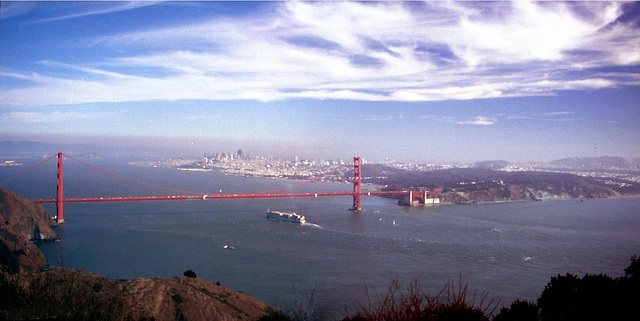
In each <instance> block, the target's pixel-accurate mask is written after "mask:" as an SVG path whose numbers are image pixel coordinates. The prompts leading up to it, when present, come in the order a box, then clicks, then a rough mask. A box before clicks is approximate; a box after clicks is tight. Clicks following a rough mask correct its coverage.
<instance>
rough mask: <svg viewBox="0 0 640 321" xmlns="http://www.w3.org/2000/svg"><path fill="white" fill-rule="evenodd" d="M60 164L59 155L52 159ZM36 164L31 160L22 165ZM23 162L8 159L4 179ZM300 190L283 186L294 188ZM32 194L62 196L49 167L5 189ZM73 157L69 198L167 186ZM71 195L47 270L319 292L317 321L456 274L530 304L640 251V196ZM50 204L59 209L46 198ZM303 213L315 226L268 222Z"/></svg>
mask: <svg viewBox="0 0 640 321" xmlns="http://www.w3.org/2000/svg"><path fill="white" fill-rule="evenodd" d="M90 162H91V163H92V164H94V165H97V166H98V167H101V168H104V169H106V170H108V171H111V172H114V173H117V174H119V175H121V176H124V177H129V178H132V179H135V180H140V181H143V182H146V183H150V184H156V185H161V186H166V187H171V188H175V189H180V190H188V191H198V192H204V193H209V194H215V193H224V194H230V193H231V194H233V193H238V194H240V193H252V192H261V191H271V190H280V191H282V192H289V191H290V192H327V191H350V190H352V185H349V184H338V183H309V184H302V186H300V185H301V184H300V181H288V180H276V179H266V178H256V177H241V176H230V175H224V174H222V173H219V172H186V171H176V170H175V169H171V168H152V167H136V166H131V165H126V164H124V163H122V162H113V161H104V160H92V161H90ZM51 163H54V162H51ZM25 165H29V164H25ZM20 170H24V167H3V168H0V180H3V179H5V178H7V177H10V176H11V175H13V174H14V173H16V172H18V171H20ZM294 186H296V187H295V189H287V188H290V187H294ZM4 187H5V188H7V189H11V190H14V191H16V192H18V193H19V194H21V195H23V196H25V197H28V198H52V197H55V164H53V165H51V164H47V165H45V166H42V168H38V169H36V170H34V171H32V172H30V173H28V174H25V175H24V176H22V177H20V178H18V179H16V180H14V181H11V182H9V183H7V184H5V185H4ZM170 194H176V193H175V192H173V193H172V192H168V191H158V190H154V189H151V188H149V187H148V186H143V185H139V184H133V183H131V182H128V181H122V180H119V179H116V178H113V177H111V176H108V175H105V174H104V173H100V172H96V171H94V170H92V169H89V168H87V167H84V166H82V165H80V164H74V163H71V162H67V163H65V197H69V198H72V197H95V196H137V195H170ZM362 206H363V208H364V209H365V210H364V211H363V212H361V213H353V212H351V211H349V207H351V198H350V197H325V198H284V199H248V200H242V199H240V200H207V201H174V202H137V203H136V202H131V203H95V204H66V205H65V223H64V224H62V225H60V226H59V227H58V228H57V232H58V234H59V236H60V237H61V241H60V242H55V243H45V244H42V245H41V248H42V250H43V251H44V252H45V255H46V256H47V259H48V260H49V263H50V264H51V265H53V266H62V267H65V268H72V269H79V270H85V271H91V272H95V273H98V274H100V275H103V276H106V277H111V278H121V279H131V278H136V277H149V278H153V277H174V276H178V275H182V273H183V272H184V271H186V270H193V271H194V272H195V273H196V275H197V277H198V278H201V279H205V280H208V281H211V282H220V284H221V285H222V286H226V287H230V288H233V289H235V290H239V291H242V292H245V293H248V294H250V295H252V296H255V297H257V298H259V299H261V300H263V301H265V302H267V303H269V304H272V305H274V306H276V307H278V308H289V307H292V306H293V305H294V304H295V302H296V301H298V302H299V303H300V302H302V303H306V302H307V300H310V299H313V301H314V305H315V306H316V311H317V313H318V315H320V317H321V319H323V320H334V319H341V318H343V317H344V316H345V313H346V312H345V311H350V312H353V309H354V307H355V306H357V305H358V304H361V303H362V304H366V303H367V300H368V298H369V299H374V298H375V297H376V295H378V296H379V295H384V294H385V293H386V291H387V289H388V288H389V287H390V286H391V284H392V282H394V281H397V282H398V283H399V284H400V286H401V288H406V286H408V285H409V284H410V283H411V282H412V281H414V280H415V281H417V282H418V284H420V287H421V289H422V290H423V291H424V292H426V293H429V294H432V295H435V294H437V293H438V292H440V290H442V289H443V287H444V286H445V285H446V284H447V283H448V282H454V284H455V285H456V286H457V285H458V283H459V282H462V284H463V285H464V284H467V285H468V297H469V298H470V299H471V300H473V301H475V302H472V303H476V304H479V303H480V301H481V300H482V298H483V297H485V298H486V299H493V300H494V302H495V303H497V304H498V305H499V306H502V305H509V304H510V303H511V302H512V301H514V300H516V299H520V300H530V301H535V300H536V299H537V297H538V296H539V295H540V293H541V292H542V290H543V289H544V286H545V285H546V284H547V282H549V280H550V278H551V277H554V276H557V275H558V274H561V275H564V274H566V273H572V274H575V275H578V276H580V277H582V276H583V275H584V274H586V273H590V274H600V273H604V274H607V275H609V276H611V277H617V276H621V275H623V273H624V269H625V268H626V267H627V266H628V265H629V259H630V257H631V256H633V255H640V198H620V199H597V200H571V201H553V202H522V203H501V204H477V205H440V206H435V207H426V208H425V207H403V206H398V205H397V201H396V200H394V199H389V198H382V197H366V196H364V197H363V198H362ZM45 208H46V209H47V210H48V211H49V212H50V213H52V214H54V213H55V207H54V206H52V205H46V206H45ZM267 209H273V210H281V211H296V212H297V213H299V214H302V215H305V216H306V218H307V222H308V223H307V224H303V225H300V224H294V223H286V222H277V221H272V220H269V219H266V217H265V210H267Z"/></svg>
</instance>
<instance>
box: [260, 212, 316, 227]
mask: <svg viewBox="0 0 640 321" xmlns="http://www.w3.org/2000/svg"><path fill="white" fill-rule="evenodd" d="M267 218H270V219H272V220H277V221H284V222H291V223H300V224H302V223H305V222H306V221H307V219H306V218H305V217H304V215H300V214H296V212H279V211H271V210H267Z"/></svg>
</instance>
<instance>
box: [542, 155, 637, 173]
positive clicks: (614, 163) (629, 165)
mask: <svg viewBox="0 0 640 321" xmlns="http://www.w3.org/2000/svg"><path fill="white" fill-rule="evenodd" d="M550 164H551V165H553V166H556V167H565V168H571V169H586V170H619V169H637V168H638V164H640V160H638V159H636V160H635V161H627V160H626V159H624V158H622V157H612V156H602V157H570V158H563V159H558V160H555V161H552V162H551V163H550Z"/></svg>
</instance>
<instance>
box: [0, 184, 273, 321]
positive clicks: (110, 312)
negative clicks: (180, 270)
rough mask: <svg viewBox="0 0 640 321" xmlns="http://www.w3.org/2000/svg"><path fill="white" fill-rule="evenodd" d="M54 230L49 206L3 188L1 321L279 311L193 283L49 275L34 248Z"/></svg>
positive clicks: (243, 316)
mask: <svg viewBox="0 0 640 321" xmlns="http://www.w3.org/2000/svg"><path fill="white" fill-rule="evenodd" d="M51 223H53V222H52V221H51V218H50V215H49V214H47V213H46V212H45V211H44V209H43V208H42V206H40V205H37V204H34V203H33V202H31V201H29V200H27V199H24V198H22V197H20V196H18V195H17V194H15V193H13V192H10V191H7V190H4V189H2V188H0V263H1V264H0V320H157V321H160V320H167V321H169V320H190V321H198V320H202V321H205V320H206V321H209V320H257V319H259V318H260V317H261V316H263V315H265V314H268V313H271V312H273V311H275V309H274V308H273V307H271V306H269V305H267V304H266V303H264V302H262V301H260V300H258V299H256V298H254V297H251V296H249V295H247V294H244V293H241V292H238V291H235V290H232V289H228V288H225V287H222V286H219V285H216V284H213V283H210V282H207V281H204V280H199V279H196V278H193V277H182V276H181V277H176V278H154V279H143V278H139V279H135V280H114V279H109V278H105V277H102V276H99V275H97V274H93V273H89V272H84V271H75V270H67V269H61V268H53V269H48V268H46V260H45V258H44V256H43V255H42V252H40V250H39V249H38V248H37V246H36V245H35V244H33V243H32V242H30V241H29V240H30V239H32V238H33V237H34V231H36V229H35V227H36V226H38V229H39V230H40V233H41V234H42V236H43V237H44V238H45V239H46V238H55V232H54V231H53V230H52V229H51V228H50V224H51ZM185 274H187V273H185ZM193 274H194V273H191V274H188V275H191V276H193Z"/></svg>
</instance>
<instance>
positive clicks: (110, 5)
mask: <svg viewBox="0 0 640 321" xmlns="http://www.w3.org/2000/svg"><path fill="white" fill-rule="evenodd" d="M156 3H158V1H122V2H96V3H92V4H91V6H85V5H84V3H81V2H80V4H81V5H83V6H82V8H80V9H78V10H77V11H76V12H73V13H66V14H62V15H56V16H52V17H49V18H43V19H37V20H33V21H30V22H29V23H43V22H52V21H60V20H67V19H74V18H82V17H87V16H94V15H102V14H108V13H114V12H120V11H126V10H132V9H137V8H141V7H146V6H150V5H154V4H156Z"/></svg>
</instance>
